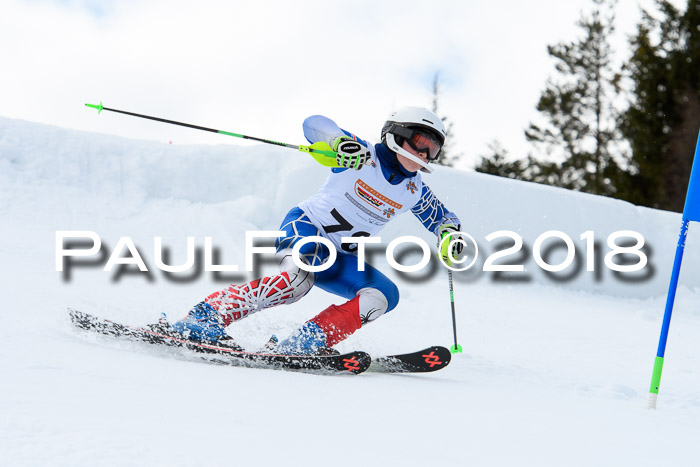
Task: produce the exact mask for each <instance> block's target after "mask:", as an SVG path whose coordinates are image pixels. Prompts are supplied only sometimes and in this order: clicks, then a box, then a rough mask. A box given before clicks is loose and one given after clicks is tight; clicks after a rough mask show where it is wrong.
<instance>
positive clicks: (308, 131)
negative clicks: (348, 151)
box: [303, 115, 370, 172]
mask: <svg viewBox="0 0 700 467" xmlns="http://www.w3.org/2000/svg"><path fill="white" fill-rule="evenodd" d="M303 127H304V137H306V140H307V141H308V142H309V143H311V144H314V143H318V142H319V141H323V142H325V143H328V145H329V146H331V147H333V143H334V142H335V140H336V139H338V137H339V136H348V137H350V138H352V139H354V140H355V141H357V142H359V143H360V144H362V145H364V146H365V147H370V145H369V144H368V143H367V141H364V140H362V139H360V138H358V137H357V136H355V135H354V134H352V133H350V132H349V131H345V130H343V129H342V128H340V127H339V126H338V125H337V124H336V123H335V122H334V121H333V120H331V119H330V118H328V117H324V116H323V115H312V116H311V117H308V118H307V119H306V120H304V125H303ZM331 170H333V172H342V171H343V170H347V169H341V168H334V169H331Z"/></svg>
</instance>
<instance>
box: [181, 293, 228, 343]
mask: <svg viewBox="0 0 700 467" xmlns="http://www.w3.org/2000/svg"><path fill="white" fill-rule="evenodd" d="M170 329H171V330H172V331H175V332H177V333H179V334H182V335H183V336H184V337H185V338H187V339H189V340H192V341H195V342H213V343H219V342H221V341H227V340H231V338H230V337H229V336H228V335H227V334H226V330H225V329H224V326H223V324H222V317H221V315H220V314H219V313H218V312H217V311H216V310H215V309H214V308H212V307H211V305H209V304H208V303H207V302H199V303H198V304H196V305H195V306H194V308H192V309H191V310H190V311H189V313H187V316H185V317H184V318H183V319H181V320H180V321H177V322H175V323H173V324H172V325H171V326H170Z"/></svg>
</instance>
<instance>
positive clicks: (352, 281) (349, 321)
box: [172, 107, 463, 355]
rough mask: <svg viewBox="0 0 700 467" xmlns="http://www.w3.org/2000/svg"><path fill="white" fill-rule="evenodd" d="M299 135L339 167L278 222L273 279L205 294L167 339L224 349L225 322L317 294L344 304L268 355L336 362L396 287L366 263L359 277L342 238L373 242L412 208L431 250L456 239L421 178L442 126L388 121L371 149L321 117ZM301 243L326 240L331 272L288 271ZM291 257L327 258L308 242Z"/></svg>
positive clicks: (400, 115)
mask: <svg viewBox="0 0 700 467" xmlns="http://www.w3.org/2000/svg"><path fill="white" fill-rule="evenodd" d="M303 128H304V136H305V137H306V139H307V140H308V141H309V142H310V143H312V144H313V143H318V142H325V143H327V144H328V146H329V148H328V149H332V150H333V151H336V152H337V154H338V156H337V163H338V166H339V167H338V168H333V169H331V173H330V175H329V176H328V178H327V180H326V183H325V184H324V185H323V186H322V187H321V188H320V189H319V190H318V192H317V193H316V194H315V195H313V196H311V197H310V198H308V199H307V200H305V201H302V202H301V203H299V205H298V206H296V207H294V208H292V210H291V211H289V213H288V214H287V216H286V217H285V218H284V220H283V221H282V225H281V227H280V230H281V231H284V233H285V236H284V237H282V238H280V239H278V241H277V242H276V251H277V253H276V260H277V262H278V264H279V269H280V271H281V272H280V273H279V274H277V275H275V276H270V277H263V278H261V279H256V280H253V281H251V282H249V283H246V284H243V285H235V284H232V285H230V286H229V287H228V288H226V289H224V290H221V291H218V292H215V293H213V294H211V295H209V296H208V297H207V298H206V299H204V300H203V301H202V302H200V303H198V304H197V305H195V306H194V308H193V309H192V310H190V312H189V313H188V314H187V316H185V318H183V319H182V320H180V321H178V322H176V323H174V324H173V325H172V329H173V330H174V331H176V332H178V333H181V334H183V335H185V336H186V337H187V338H188V339H192V340H195V341H204V342H216V343H224V342H225V341H226V340H228V341H229V342H231V340H230V339H231V338H230V337H229V336H228V335H227V334H226V331H225V327H226V326H228V325H229V324H231V323H232V322H234V321H238V320H241V319H243V318H245V317H247V316H250V315H251V314H253V313H254V312H256V311H259V310H262V309H265V308H269V307H272V306H276V305H281V304H289V303H294V302H296V301H297V300H299V299H300V298H301V297H303V296H304V295H306V293H307V292H308V291H309V290H310V289H311V287H313V286H317V287H320V288H321V289H323V290H326V291H327V292H330V293H332V294H335V295H339V296H341V297H343V298H345V299H347V301H346V302H345V303H342V304H340V305H331V306H329V307H328V308H326V309H325V310H323V311H321V312H320V313H319V314H318V315H317V316H315V317H314V318H312V319H310V320H309V321H307V322H306V323H304V324H303V326H301V328H299V329H298V330H297V331H296V332H294V333H293V334H292V335H291V336H289V337H288V338H287V339H284V340H282V341H280V342H276V339H274V338H273V339H272V340H271V342H269V343H268V346H267V348H268V349H269V350H270V351H273V352H275V353H280V354H316V355H322V354H327V353H334V352H335V351H334V349H332V347H333V346H334V345H335V344H337V343H338V342H341V341H342V340H344V339H345V338H347V337H348V336H350V335H351V334H352V333H354V332H355V331H356V330H357V329H359V328H360V327H362V326H363V325H365V324H367V323H369V322H371V321H373V320H375V319H376V318H378V317H379V316H381V315H382V314H384V313H387V312H389V311H391V310H393V309H394V308H395V307H396V305H397V304H398V302H399V290H398V288H397V287H396V285H395V284H394V283H393V282H392V281H391V280H389V279H388V278H387V277H386V276H385V275H384V274H382V273H381V272H380V271H378V270H377V269H375V268H374V267H372V266H371V265H369V264H365V267H364V271H359V270H358V269H360V268H358V265H357V256H356V255H355V254H353V253H354V252H355V251H356V250H357V244H347V243H341V238H342V237H362V236H376V234H377V233H378V232H379V231H380V230H381V229H382V228H383V227H384V226H385V225H386V224H387V222H389V221H390V220H391V219H393V218H394V217H395V216H396V215H397V214H400V213H402V212H405V211H408V210H409V209H410V210H411V212H412V213H413V214H414V215H415V216H416V217H417V218H418V219H419V220H420V222H421V223H422V224H423V225H424V226H425V228H427V229H428V230H430V231H431V232H433V233H434V234H435V235H436V236H437V238H438V242H439V241H440V240H442V238H443V237H444V236H445V235H451V236H452V237H451V238H452V239H459V238H461V237H460V236H459V233H458V232H459V231H460V221H459V219H458V218H457V216H456V215H455V214H454V213H452V212H450V211H448V209H447V208H446V207H445V206H444V205H443V204H442V203H441V202H440V201H439V200H438V199H437V197H436V196H435V195H434V194H433V192H432V190H431V189H430V188H429V187H428V186H427V185H425V184H424V183H423V182H422V178H421V174H420V173H419V171H420V172H427V173H431V172H432V171H433V170H432V168H431V167H430V163H431V162H434V161H435V160H436V159H437V158H438V157H439V156H440V151H441V148H442V146H443V144H444V142H445V136H446V131H445V126H444V124H443V122H442V121H441V120H440V118H438V117H437V115H435V114H434V113H433V112H430V111H429V110H427V109H424V108H420V107H405V108H401V109H399V110H397V111H395V112H393V113H392V114H391V115H390V117H389V119H388V120H387V121H386V123H385V124H384V127H383V128H382V133H381V143H379V144H375V145H371V144H368V143H367V142H366V141H364V140H362V139H359V138H357V137H356V136H355V135H354V134H352V133H350V132H347V131H345V130H343V129H341V128H340V127H339V126H338V125H337V124H336V123H335V122H333V121H332V120H330V119H328V118H326V117H323V116H320V115H315V116H312V117H309V118H307V119H306V120H305V121H304V124H303ZM309 236H321V237H324V238H327V239H328V240H330V241H331V242H332V243H333V245H334V246H335V247H336V250H337V258H336V261H335V263H334V264H333V266H331V267H330V268H329V269H326V270H325V271H321V272H309V271H306V270H304V269H303V268H299V267H298V266H296V265H295V264H294V262H293V260H292V248H293V247H294V245H295V244H296V243H297V242H298V241H299V240H301V239H302V238H305V237H309ZM438 244H439V243H438ZM450 244H451V246H450ZM448 248H450V249H451V250H452V251H451V255H452V258H459V256H460V255H461V253H462V249H463V244H462V242H459V241H456V242H450V241H446V242H444V243H443V249H442V250H441V251H440V255H441V256H442V257H443V259H444V260H445V261H446V262H447V264H450V258H449V254H448V251H447V249H448ZM438 249H439V250H440V247H439V246H438ZM299 253H300V257H301V259H302V261H304V262H305V263H306V264H308V265H311V266H318V265H321V264H323V263H324V262H325V261H326V260H327V258H328V256H329V250H328V248H327V247H326V246H325V245H323V244H322V243H316V242H310V243H306V244H305V245H303V246H302V247H301V249H300V251H299ZM234 346H235V345H234Z"/></svg>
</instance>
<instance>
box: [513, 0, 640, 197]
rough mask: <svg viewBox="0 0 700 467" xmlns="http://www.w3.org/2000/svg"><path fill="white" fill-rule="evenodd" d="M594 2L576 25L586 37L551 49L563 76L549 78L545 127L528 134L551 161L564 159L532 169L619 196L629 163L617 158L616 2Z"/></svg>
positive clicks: (549, 178)
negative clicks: (612, 46) (587, 14)
mask: <svg viewBox="0 0 700 467" xmlns="http://www.w3.org/2000/svg"><path fill="white" fill-rule="evenodd" d="M593 3H594V4H595V8H594V10H593V12H592V14H591V15H590V16H585V15H584V16H582V17H581V19H580V20H579V21H578V22H577V23H576V24H577V26H578V27H579V28H581V30H582V31H583V33H584V34H583V37H581V38H580V39H578V40H576V41H573V42H568V43H559V44H557V45H553V46H549V47H548V48H547V50H548V53H549V55H550V56H552V57H553V58H555V59H556V70H557V72H558V75H557V77H556V78H555V79H552V78H550V79H549V80H548V82H547V84H546V88H545V90H544V92H543V93H542V95H541V97H540V100H539V102H538V104H537V110H538V111H539V112H540V113H541V114H542V115H543V117H544V119H545V120H546V124H545V125H541V126H540V125H537V124H534V123H532V124H530V127H529V128H528V129H527V130H526V132H525V136H526V138H527V139H528V141H531V142H532V143H533V144H534V145H535V147H537V148H540V149H544V150H545V152H546V153H547V154H548V156H550V158H551V156H554V158H557V157H558V158H559V159H560V160H559V161H556V160H554V161H552V160H548V161H538V160H536V159H534V158H531V161H532V162H533V163H534V164H535V165H539V166H540V167H539V168H538V167H532V169H531V170H530V173H532V174H533V175H534V176H535V177H536V178H540V179H543V178H544V180H542V181H545V180H546V181H545V182H546V183H549V184H553V185H556V186H561V187H564V188H569V189H574V190H581V191H586V192H589V193H595V194H601V195H606V196H610V195H615V194H618V195H619V194H620V193H618V187H617V185H618V183H617V182H618V181H619V180H620V179H621V178H624V176H625V175H624V173H623V171H622V170H621V166H626V165H627V163H626V160H625V158H623V157H619V156H618V157H616V155H615V154H616V146H617V145H618V143H619V141H620V140H621V135H620V133H619V132H618V131H617V127H616V120H617V117H618V114H619V112H618V111H617V110H616V108H615V106H614V103H613V102H614V99H615V96H616V95H617V94H618V92H619V79H620V75H619V73H616V72H615V70H614V68H613V64H612V58H613V51H612V48H611V46H610V43H609V39H610V37H611V35H612V33H613V32H614V14H613V10H614V7H615V3H616V0H593ZM553 164H556V165H553ZM536 181H540V180H536Z"/></svg>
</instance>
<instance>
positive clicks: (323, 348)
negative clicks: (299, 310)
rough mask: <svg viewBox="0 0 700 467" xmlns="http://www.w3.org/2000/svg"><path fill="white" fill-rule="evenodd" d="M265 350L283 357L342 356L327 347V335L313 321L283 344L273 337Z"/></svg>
mask: <svg viewBox="0 0 700 467" xmlns="http://www.w3.org/2000/svg"><path fill="white" fill-rule="evenodd" d="M265 349H266V350H268V351H270V352H274V353H276V354H282V355H340V352H338V351H337V350H335V349H334V348H332V347H328V346H327V345H326V333H324V332H323V330H322V329H321V328H320V327H319V326H318V324H316V323H314V322H313V321H307V322H306V323H304V325H303V326H302V327H301V328H300V329H299V330H297V331H296V332H295V333H294V334H292V335H291V336H289V337H288V338H286V339H285V340H283V341H281V342H278V341H277V337H276V336H274V335H273V336H272V337H271V338H270V340H269V341H268V343H267V344H265Z"/></svg>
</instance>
